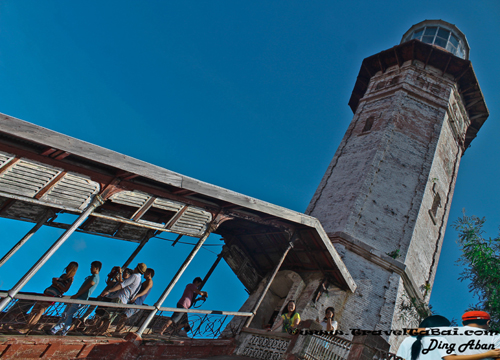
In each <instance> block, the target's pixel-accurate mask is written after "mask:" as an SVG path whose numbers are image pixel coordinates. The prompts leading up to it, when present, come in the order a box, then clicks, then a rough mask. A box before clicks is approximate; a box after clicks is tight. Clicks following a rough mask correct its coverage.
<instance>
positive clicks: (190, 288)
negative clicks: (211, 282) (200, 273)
mask: <svg viewBox="0 0 500 360" xmlns="http://www.w3.org/2000/svg"><path fill="white" fill-rule="evenodd" d="M202 282H203V280H201V278H200V277H197V278H196V279H194V280H193V283H192V284H188V285H187V286H186V288H185V289H184V293H183V294H182V297H181V298H180V300H179V301H178V302H177V308H179V309H189V308H190V307H191V305H192V304H193V300H194V298H195V296H196V295H200V296H202V297H205V298H206V297H208V293H207V292H206V291H201V290H199V289H198V288H199V287H200V285H201V283H202ZM172 323H175V324H181V325H182V324H186V323H188V316H187V313H182V312H174V313H173V314H172V317H171V318H170V319H168V320H167V322H166V323H165V325H163V328H162V329H161V331H160V335H163V333H164V332H165V330H167V329H168V328H169V327H170V326H171V325H172Z"/></svg>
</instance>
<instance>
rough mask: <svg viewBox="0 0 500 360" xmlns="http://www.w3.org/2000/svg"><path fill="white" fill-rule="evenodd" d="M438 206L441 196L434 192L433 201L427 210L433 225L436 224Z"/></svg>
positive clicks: (439, 205)
mask: <svg viewBox="0 0 500 360" xmlns="http://www.w3.org/2000/svg"><path fill="white" fill-rule="evenodd" d="M440 207H441V196H440V195H439V193H437V192H436V194H434V201H433V202H432V208H431V209H430V210H429V214H430V215H431V218H432V222H433V223H434V225H436V216H437V211H438V208H440Z"/></svg>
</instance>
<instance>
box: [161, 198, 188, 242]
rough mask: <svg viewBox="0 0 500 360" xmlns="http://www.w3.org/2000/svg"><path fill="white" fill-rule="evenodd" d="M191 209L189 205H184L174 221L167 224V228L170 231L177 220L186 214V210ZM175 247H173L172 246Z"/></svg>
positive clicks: (171, 220)
mask: <svg viewBox="0 0 500 360" xmlns="http://www.w3.org/2000/svg"><path fill="white" fill-rule="evenodd" d="M188 208H189V205H184V207H183V208H182V209H180V210H179V211H178V212H177V214H175V215H174V217H173V218H172V219H170V221H169V222H168V223H167V226H165V228H167V229H170V228H171V227H172V226H174V224H175V223H176V221H177V220H179V218H180V217H181V216H182V214H184V213H185V212H186V210H187V209H188ZM172 246H173V245H172Z"/></svg>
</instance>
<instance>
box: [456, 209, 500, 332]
mask: <svg viewBox="0 0 500 360" xmlns="http://www.w3.org/2000/svg"><path fill="white" fill-rule="evenodd" d="M485 221H486V219H485V218H484V217H483V218H479V217H477V216H466V215H465V213H464V215H463V217H461V218H459V219H458V220H457V221H456V222H455V223H454V224H453V227H454V228H455V230H457V231H458V240H457V243H458V245H459V246H460V248H461V250H462V256H461V257H460V258H459V259H458V260H457V264H458V265H460V266H463V270H462V272H461V273H460V277H459V280H460V281H464V280H469V281H470V284H469V289H470V291H471V292H472V293H473V294H474V295H476V296H477V297H478V299H479V301H478V303H477V304H475V305H474V306H473V308H474V309H478V310H484V311H487V312H488V313H489V314H490V316H491V327H492V329H494V330H497V331H498V330H499V329H500V291H499V290H500V238H499V237H497V238H494V239H492V238H488V239H485V238H484V237H483V234H484V231H483V225H484V223H485Z"/></svg>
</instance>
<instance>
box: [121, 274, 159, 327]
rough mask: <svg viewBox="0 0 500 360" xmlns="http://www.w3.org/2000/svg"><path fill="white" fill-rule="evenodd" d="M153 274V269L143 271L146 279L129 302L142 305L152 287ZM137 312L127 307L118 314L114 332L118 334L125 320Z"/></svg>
mask: <svg viewBox="0 0 500 360" xmlns="http://www.w3.org/2000/svg"><path fill="white" fill-rule="evenodd" d="M154 276H155V271H154V270H153V269H151V268H148V269H147V270H146V272H145V273H144V279H146V280H145V281H144V282H143V283H142V284H141V288H140V290H139V293H138V294H137V295H135V296H134V297H132V299H130V301H129V304H133V305H142V304H144V301H145V300H146V298H147V297H148V295H149V293H150V292H151V289H152V288H153V277H154ZM137 312H139V309H127V310H125V312H123V313H121V314H120V319H119V321H118V324H117V325H116V329H115V334H119V333H120V332H121V331H122V330H123V328H124V327H125V323H126V321H127V320H128V319H129V318H130V317H131V316H132V315H134V314H136V313H137Z"/></svg>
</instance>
